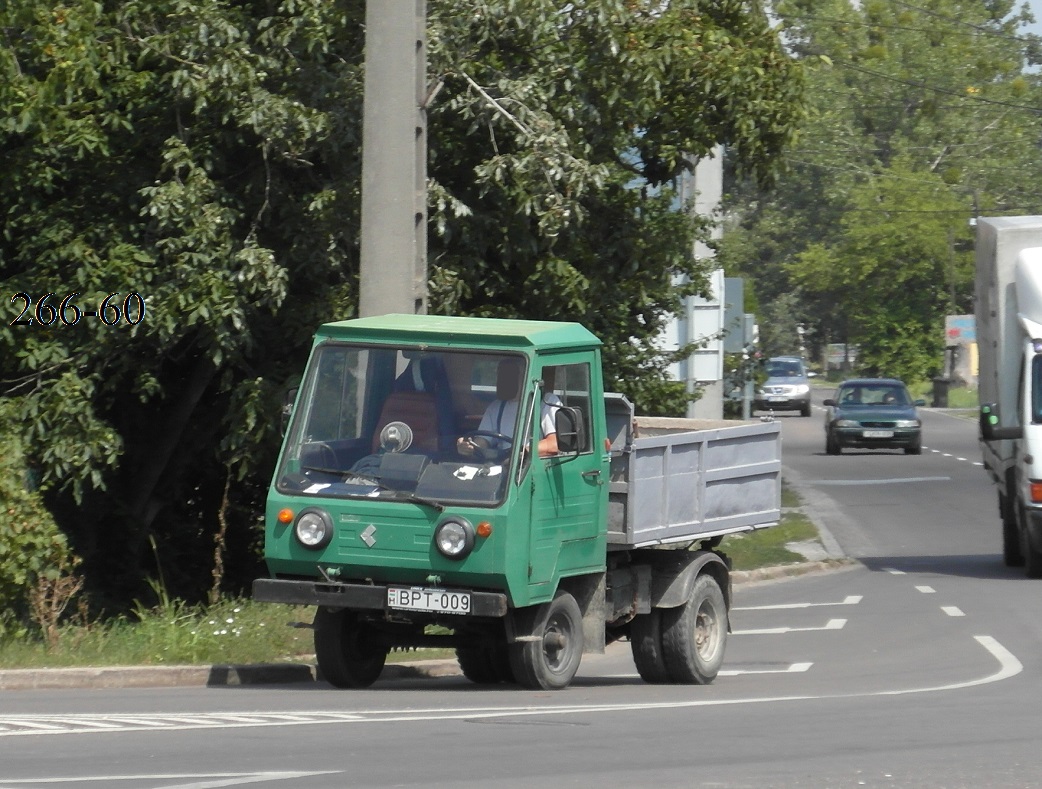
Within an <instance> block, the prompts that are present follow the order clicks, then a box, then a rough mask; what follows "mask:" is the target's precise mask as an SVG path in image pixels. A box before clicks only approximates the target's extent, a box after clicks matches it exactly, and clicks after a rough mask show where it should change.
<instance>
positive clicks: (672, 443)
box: [606, 394, 781, 550]
mask: <svg viewBox="0 0 1042 789" xmlns="http://www.w3.org/2000/svg"><path fill="white" fill-rule="evenodd" d="M606 407H607V416H608V427H609V435H611V436H612V437H613V439H612V461H611V482H610V486H611V487H610V488H609V501H610V504H609V515H608V547H609V549H615V550H618V549H622V548H641V547H647V546H653V545H666V544H670V543H683V542H690V541H693V540H702V539H706V538H709V537H715V536H718V535H725V534H733V533H735V532H742V531H749V530H752V529H760V528H764V527H767V526H773V525H775V524H776V523H777V522H778V519H779V518H780V516H781V426H780V425H779V424H778V423H777V422H758V421H757V422H752V421H742V422H735V421H724V420H706V419H665V418H658V417H634V415H633V406H632V404H630V402H629V401H628V400H626V399H625V398H624V397H623V396H622V395H616V394H609V395H606Z"/></svg>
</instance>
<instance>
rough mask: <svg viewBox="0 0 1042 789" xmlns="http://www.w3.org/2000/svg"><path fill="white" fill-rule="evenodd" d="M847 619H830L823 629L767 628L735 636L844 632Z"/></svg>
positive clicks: (741, 631)
mask: <svg viewBox="0 0 1042 789" xmlns="http://www.w3.org/2000/svg"><path fill="white" fill-rule="evenodd" d="M846 624H847V620H846V619H830V620H829V621H828V623H827V624H825V625H824V626H823V627H765V628H763V629H762V630H735V631H732V633H731V635H734V636H774V635H779V634H780V633H810V632H813V631H816V630H842V629H843V627H844V625H846Z"/></svg>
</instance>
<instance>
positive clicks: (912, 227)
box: [720, 0, 1042, 379]
mask: <svg viewBox="0 0 1042 789" xmlns="http://www.w3.org/2000/svg"><path fill="white" fill-rule="evenodd" d="M1012 8H1013V6H1012V3H1010V2H1005V0H1004V1H1003V2H998V3H986V4H967V3H963V2H959V0H943V1H942V2H940V3H934V4H932V5H930V6H929V7H928V8H927V7H923V6H922V5H921V4H920V5H911V4H907V3H880V2H869V3H862V4H860V6H852V5H851V4H849V3H845V2H839V1H838V0H835V1H834V0H786V2H785V3H780V4H778V6H777V7H776V10H777V12H778V14H779V17H780V19H781V20H782V26H783V28H784V30H785V37H786V40H787V42H789V44H790V46H791V48H792V51H793V52H794V54H795V55H796V56H797V57H798V58H799V59H800V60H801V62H802V64H803V65H804V67H805V69H806V72H805V73H806V80H807V90H806V96H807V102H808V112H807V119H806V122H805V123H804V124H803V126H802V129H801V133H800V136H799V139H798V141H797V143H796V144H795V145H794V146H793V147H792V148H791V149H789V150H788V151H787V152H786V154H785V155H784V160H785V165H786V169H787V173H786V175H785V176H784V177H783V178H781V179H779V181H778V183H777V189H776V190H775V191H774V192H772V193H765V192H763V191H762V190H760V189H759V188H757V187H751V188H750V186H749V185H742V184H738V185H737V188H736V189H735V192H734V195H733V206H732V221H734V222H735V223H736V224H738V223H739V222H740V223H741V226H740V227H738V228H737V229H736V232H735V233H733V234H725V237H724V240H723V242H722V244H721V249H720V256H721V259H722V260H724V261H725V265H726V266H727V267H728V269H729V270H730V271H732V272H744V273H746V274H748V275H749V276H750V277H752V278H754V279H755V286H756V288H757V291H758V294H759V297H760V301H761V303H771V302H774V301H775V300H776V299H777V298H778V297H779V296H781V295H782V294H785V293H791V292H795V293H797V294H798V296H799V304H798V305H797V306H796V307H795V310H796V314H797V316H798V319H799V320H801V321H804V322H806V323H807V324H808V325H809V326H812V327H813V332H812V333H813V336H814V337H815V338H816V341H817V343H818V344H819V346H820V345H823V344H824V343H827V342H853V343H858V344H860V346H861V350H862V353H861V360H862V362H864V365H865V368H866V369H865V371H866V372H873V373H885V374H890V375H898V376H901V377H907V378H912V379H914V378H923V377H928V376H930V375H932V374H934V373H936V372H937V371H938V370H939V367H940V365H941V362H942V359H943V354H942V345H943V319H944V316H945V314H960V313H968V312H972V309H973V307H972V294H971V289H972V265H973V262H972V247H973V243H972V242H973V230H972V227H971V226H970V222H969V220H971V219H972V218H973V217H974V216H977V215H1005V214H1018V213H1037V212H1039V211H1040V210H1042V202H1040V198H1039V194H1038V190H1037V183H1038V180H1039V177H1040V176H1042V161H1040V160H1039V158H1038V155H1037V141H1038V139H1039V136H1040V134H1042V128H1040V122H1042V119H1040V117H1039V114H1038V112H1037V109H1036V108H1037V106H1038V102H1039V97H1040V90H1042V85H1040V82H1039V80H1040V78H1039V75H1038V73H1037V71H1035V70H1031V69H1029V68H1028V66H1029V65H1030V64H1032V63H1036V62H1037V61H1038V56H1039V42H1038V39H1037V38H1036V37H1034V36H1030V35H1026V34H1023V33H1021V32H1020V31H1021V30H1022V27H1023V24H1024V22H1025V21H1026V17H1024V15H1023V13H1021V12H1016V13H1014V12H1013V10H1012Z"/></svg>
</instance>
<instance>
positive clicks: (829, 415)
mask: <svg viewBox="0 0 1042 789" xmlns="http://www.w3.org/2000/svg"><path fill="white" fill-rule="evenodd" d="M921 405H926V401H925V400H914V401H913V400H912V397H911V395H909V394H908V388H907V387H906V386H905V385H904V384H903V383H901V381H898V380H897V379H896V378H853V379H851V380H849V381H844V382H843V383H841V384H840V385H839V388H838V389H836V393H835V394H834V395H833V396H832V397H830V398H829V399H828V400H826V401H825V407H826V409H827V410H826V414H825V451H826V452H828V453H829V454H830V455H838V454H839V453H840V452H842V451H843V448H844V447H858V448H860V449H903V450H904V451H905V454H906V455H918V454H921V453H922V451H923V439H922V423H921V422H920V420H919V413H918V411H917V410H916V406H921Z"/></svg>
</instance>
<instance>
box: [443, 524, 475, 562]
mask: <svg viewBox="0 0 1042 789" xmlns="http://www.w3.org/2000/svg"><path fill="white" fill-rule="evenodd" d="M434 547H436V548H437V549H438V553H440V554H441V555H442V556H444V557H446V558H448V559H462V558H463V557H464V556H466V555H467V554H469V553H470V552H471V551H472V550H474V527H473V526H471V524H470V522H469V521H466V520H464V519H463V518H449V519H448V520H443V521H442V522H441V523H439V524H438V528H436V529H435V530H434Z"/></svg>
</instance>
